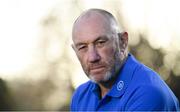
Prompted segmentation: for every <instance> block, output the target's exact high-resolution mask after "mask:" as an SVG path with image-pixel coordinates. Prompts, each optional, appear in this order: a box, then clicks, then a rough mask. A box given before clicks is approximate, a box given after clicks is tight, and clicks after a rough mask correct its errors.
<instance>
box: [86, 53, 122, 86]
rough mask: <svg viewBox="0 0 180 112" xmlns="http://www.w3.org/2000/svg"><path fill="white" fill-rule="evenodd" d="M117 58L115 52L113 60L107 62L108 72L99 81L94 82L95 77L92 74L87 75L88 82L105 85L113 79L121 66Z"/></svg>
mask: <svg viewBox="0 0 180 112" xmlns="http://www.w3.org/2000/svg"><path fill="white" fill-rule="evenodd" d="M119 56H120V55H119V52H116V53H115V55H114V58H113V59H112V60H111V61H110V62H109V65H111V68H110V70H108V71H107V72H106V73H105V74H104V76H103V78H102V79H101V80H96V77H95V76H94V75H93V74H89V75H88V77H89V78H90V80H91V81H92V82H94V83H106V82H109V81H111V80H112V79H114V78H115V77H116V76H117V74H118V71H119V69H120V65H121V61H120V57H119Z"/></svg>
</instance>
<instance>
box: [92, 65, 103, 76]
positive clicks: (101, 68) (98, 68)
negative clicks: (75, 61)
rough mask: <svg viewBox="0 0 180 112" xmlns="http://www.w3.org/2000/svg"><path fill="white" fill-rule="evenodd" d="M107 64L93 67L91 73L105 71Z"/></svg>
mask: <svg viewBox="0 0 180 112" xmlns="http://www.w3.org/2000/svg"><path fill="white" fill-rule="evenodd" d="M104 70H105V66H97V67H92V68H90V73H91V74H99V73H102V72H104Z"/></svg>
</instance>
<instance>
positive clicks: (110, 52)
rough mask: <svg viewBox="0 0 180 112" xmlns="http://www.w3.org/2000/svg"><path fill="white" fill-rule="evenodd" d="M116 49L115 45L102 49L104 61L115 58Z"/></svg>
mask: <svg viewBox="0 0 180 112" xmlns="http://www.w3.org/2000/svg"><path fill="white" fill-rule="evenodd" d="M115 52H116V49H115V47H109V48H108V47H107V48H105V49H102V51H101V57H102V61H105V62H108V63H111V62H112V61H113V60H114V57H115Z"/></svg>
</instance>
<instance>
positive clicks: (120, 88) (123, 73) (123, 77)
mask: <svg viewBox="0 0 180 112" xmlns="http://www.w3.org/2000/svg"><path fill="white" fill-rule="evenodd" d="M137 63H138V62H137V60H136V59H135V58H134V56H133V55H131V54H128V58H127V60H126V62H125V63H124V65H123V66H122V68H121V70H120V72H119V75H118V78H117V80H116V81H115V84H114V85H113V86H112V88H111V90H110V91H109V92H108V93H107V95H108V96H111V97H120V96H121V95H123V93H124V92H125V90H126V88H127V87H128V85H129V83H130V81H131V79H132V75H133V72H134V70H135V68H136V66H137ZM99 89H100V88H99V86H98V84H96V83H94V82H92V86H91V91H92V92H93V93H95V94H96V96H99V91H100V90H99Z"/></svg>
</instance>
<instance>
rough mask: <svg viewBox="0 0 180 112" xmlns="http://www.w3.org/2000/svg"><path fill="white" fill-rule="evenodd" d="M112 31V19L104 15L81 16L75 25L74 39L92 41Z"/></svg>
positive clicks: (76, 40)
mask: <svg viewBox="0 0 180 112" xmlns="http://www.w3.org/2000/svg"><path fill="white" fill-rule="evenodd" d="M110 33H111V26H110V21H109V20H108V19H107V18H105V17H104V16H102V15H100V14H99V15H98V14H94V15H92V16H87V17H86V16H85V17H82V18H80V19H79V20H78V21H77V22H76V23H75V25H74V27H73V33H72V36H73V41H74V43H78V42H91V41H93V40H96V38H98V37H101V36H107V35H109V34H110Z"/></svg>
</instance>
